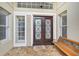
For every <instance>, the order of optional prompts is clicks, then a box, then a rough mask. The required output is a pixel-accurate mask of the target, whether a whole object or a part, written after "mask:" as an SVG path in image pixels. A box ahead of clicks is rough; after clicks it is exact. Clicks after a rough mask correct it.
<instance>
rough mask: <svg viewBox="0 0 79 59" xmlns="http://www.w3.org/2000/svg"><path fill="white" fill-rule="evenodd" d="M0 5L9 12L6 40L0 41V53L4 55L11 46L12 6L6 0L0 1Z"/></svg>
mask: <svg viewBox="0 0 79 59" xmlns="http://www.w3.org/2000/svg"><path fill="white" fill-rule="evenodd" d="M0 7H2V8H4V9H5V10H7V11H8V12H10V13H11V14H10V15H8V25H9V27H8V34H7V36H8V37H7V40H4V41H3V40H1V41H0V55H4V54H5V53H6V52H7V51H8V50H10V49H11V48H12V47H13V14H12V13H13V7H12V5H9V3H6V2H0Z"/></svg>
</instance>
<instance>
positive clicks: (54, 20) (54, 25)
mask: <svg viewBox="0 0 79 59" xmlns="http://www.w3.org/2000/svg"><path fill="white" fill-rule="evenodd" d="M15 14H18V15H19V14H25V16H27V15H30V16H31V46H33V16H34V15H40V16H53V39H54V40H55V39H56V13H43V12H21V11H20V12H18V11H15V12H14V15H15ZM14 19H15V16H14ZM14 22H15V21H14ZM14 26H15V23H14ZM14 28H15V27H14ZM14 32H15V31H14ZM14 34H15V33H14ZM14 36H15V35H14ZM54 40H53V41H54ZM26 41H27V40H26Z"/></svg>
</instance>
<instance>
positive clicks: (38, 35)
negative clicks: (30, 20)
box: [35, 18, 41, 39]
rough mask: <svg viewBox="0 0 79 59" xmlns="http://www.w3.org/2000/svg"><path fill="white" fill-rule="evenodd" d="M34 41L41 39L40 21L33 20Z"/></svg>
mask: <svg viewBox="0 0 79 59" xmlns="http://www.w3.org/2000/svg"><path fill="white" fill-rule="evenodd" d="M35 39H41V19H39V18H38V19H36V20H35Z"/></svg>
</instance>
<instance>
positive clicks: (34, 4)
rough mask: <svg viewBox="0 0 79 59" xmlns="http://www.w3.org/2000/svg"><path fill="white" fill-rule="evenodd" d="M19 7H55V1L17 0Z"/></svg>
mask: <svg viewBox="0 0 79 59" xmlns="http://www.w3.org/2000/svg"><path fill="white" fill-rule="evenodd" d="M17 7H19V8H39V9H53V2H17Z"/></svg>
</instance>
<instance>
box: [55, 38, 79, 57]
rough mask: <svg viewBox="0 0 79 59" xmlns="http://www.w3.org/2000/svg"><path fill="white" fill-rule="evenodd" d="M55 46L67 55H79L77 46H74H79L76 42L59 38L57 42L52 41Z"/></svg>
mask: <svg viewBox="0 0 79 59" xmlns="http://www.w3.org/2000/svg"><path fill="white" fill-rule="evenodd" d="M54 44H55V46H57V48H59V49H60V50H61V51H62V52H64V53H65V54H66V55H68V56H78V55H79V47H78V48H76V45H78V46H79V44H78V42H75V41H72V40H69V39H66V38H65V39H64V38H61V39H59V40H58V42H55V43H54Z"/></svg>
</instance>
